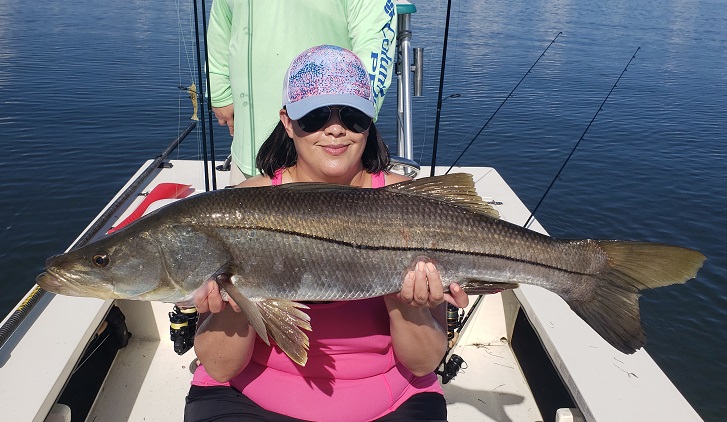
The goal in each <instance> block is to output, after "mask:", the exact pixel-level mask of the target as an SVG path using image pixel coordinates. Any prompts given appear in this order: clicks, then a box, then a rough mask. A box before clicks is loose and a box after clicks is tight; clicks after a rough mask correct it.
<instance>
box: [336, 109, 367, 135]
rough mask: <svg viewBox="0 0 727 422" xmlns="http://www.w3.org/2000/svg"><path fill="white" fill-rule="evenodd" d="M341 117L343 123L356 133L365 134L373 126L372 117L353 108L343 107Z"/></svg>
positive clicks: (340, 112)
mask: <svg viewBox="0 0 727 422" xmlns="http://www.w3.org/2000/svg"><path fill="white" fill-rule="evenodd" d="M339 116H341V122H343V124H344V125H345V126H346V127H347V128H349V129H350V130H352V131H354V132H356V133H362V132H365V131H366V130H367V129H368V128H369V126H371V120H372V119H371V117H369V116H367V115H366V113H364V112H363V111H361V110H359V109H356V108H353V107H348V106H346V107H341V109H340V111H339Z"/></svg>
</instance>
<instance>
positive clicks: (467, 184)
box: [383, 173, 500, 218]
mask: <svg viewBox="0 0 727 422" xmlns="http://www.w3.org/2000/svg"><path fill="white" fill-rule="evenodd" d="M383 189H386V190H389V191H395V192H398V193H403V194H406V195H418V196H424V197H427V198H433V199H437V200H439V201H442V202H446V203H449V204H453V205H457V206H460V207H463V208H467V209H468V210H470V211H474V212H477V213H480V214H485V215H487V216H489V217H492V218H500V213H499V212H498V211H497V210H496V209H495V208H493V207H492V205H490V204H488V203H487V202H485V201H483V200H482V198H481V197H480V195H479V194H477V189H476V188H475V182H474V180H473V179H472V175H471V174H468V173H453V174H446V175H443V176H432V177H423V178H421V179H416V180H408V181H405V182H399V183H395V184H393V185H389V186H386V187H385V188H383Z"/></svg>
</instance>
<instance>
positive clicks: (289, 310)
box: [255, 299, 311, 366]
mask: <svg viewBox="0 0 727 422" xmlns="http://www.w3.org/2000/svg"><path fill="white" fill-rule="evenodd" d="M255 303H256V304H257V306H258V308H259V309H260V312H261V313H262V318H263V320H264V321H265V325H266V326H267V329H268V332H269V333H270V336H271V337H272V338H273V340H274V341H275V343H277V345H278V347H280V349H281V350H282V351H283V352H285V354H286V355H288V356H289V357H290V359H292V360H293V362H295V363H297V364H298V365H300V366H305V364H306V362H307V361H308V348H309V346H310V342H309V340H308V336H307V335H306V334H305V333H304V332H303V330H308V331H311V325H310V317H309V316H308V314H306V313H305V312H303V311H301V310H300V309H301V308H303V309H307V308H308V307H307V306H305V305H303V304H300V303H297V302H292V301H289V300H280V299H263V300H256V301H255Z"/></svg>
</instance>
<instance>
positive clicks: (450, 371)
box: [434, 32, 641, 384]
mask: <svg viewBox="0 0 727 422" xmlns="http://www.w3.org/2000/svg"><path fill="white" fill-rule="evenodd" d="M560 34H561V33H560V32H559V33H558V35H560ZM558 35H556V36H555V38H558ZM555 38H553V41H551V43H550V44H551V45H552V44H553V42H555ZM548 48H550V45H548V47H547V48H546V49H545V51H547V50H548ZM640 49H641V47H638V48H636V51H634V54H632V55H631V59H629V61H628V63H626V66H625V67H624V69H623V70H622V71H621V74H620V75H619V77H618V79H616V82H614V84H613V86H612V87H611V90H610V91H608V95H606V98H604V99H603V102H602V103H601V105H600V107H598V110H597V111H596V113H595V114H594V115H593V118H592V119H591V121H590V122H589V123H588V126H587V127H586V129H585V130H584V131H583V134H582V135H581V137H580V138H579V139H578V142H576V145H575V146H574V147H573V150H572V151H571V152H570V154H569V155H568V158H566V160H565V162H564V163H563V165H562V166H561V168H560V170H559V171H558V173H557V174H556V175H555V177H554V178H553V180H552V181H551V182H550V186H548V189H546V191H545V193H544V194H543V197H542V198H540V201H539V202H538V204H537V206H536V207H535V209H533V212H532V213H530V217H528V219H527V221H526V222H525V224H523V227H527V226H528V224H529V223H530V221H531V220H532V218H533V217H534V215H535V212H536V211H537V210H538V208H539V207H540V205H541V204H542V203H543V200H545V197H546V196H547V195H548V192H550V189H551V188H552V187H553V185H554V184H555V181H556V180H558V178H559V177H560V174H561V173H562V172H563V169H564V168H565V166H566V164H568V161H569V160H570V159H571V157H572V156H573V153H574V152H575V150H576V148H578V145H579V144H580V143H581V141H582V140H583V138H584V137H585V135H586V132H588V129H589V128H590V127H591V125H592V124H593V122H594V121H595V120H596V116H598V113H600V112H601V110H602V109H603V105H604V104H606V101H607V100H608V97H610V96H611V93H612V92H613V90H614V89H616V86H617V85H618V82H619V81H620V80H621V77H622V76H623V75H624V73H626V70H627V69H628V67H629V65H630V64H631V62H632V61H633V60H634V59H635V58H636V53H638V52H639V50H640ZM545 51H543V54H545ZM543 54H541V55H540V57H542V56H543ZM540 57H539V58H538V60H540ZM535 63H537V60H536V61H535ZM535 63H533V66H535ZM530 69H532V66H531V67H530ZM528 73H530V70H528ZM525 75H526V76H527V73H526V74H525ZM524 78H525V76H523V79H524ZM520 82H522V79H521V80H520ZM520 82H518V85H520ZM515 88H517V86H515ZM514 90H515V89H513V91H514ZM510 94H512V91H511V92H510ZM508 98H509V95H508ZM505 100H507V98H505ZM503 104H504V101H503ZM500 107H502V104H500ZM499 109H500V108H499V107H498V110H499ZM495 113H497V110H495ZM493 116H494V113H493ZM491 119H492V117H490V120H491ZM490 120H488V121H487V122H488V123H489V121H490ZM485 126H487V123H485V125H484V126H483V127H482V129H484V128H485ZM482 129H481V130H480V132H481V131H482ZM477 135H479V133H478V134H477ZM475 138H477V136H475ZM473 141H474V139H473ZM470 145H471V142H470ZM468 147H469V145H468ZM465 150H466V149H465ZM463 154H464V152H463ZM460 157H461V155H460ZM457 159H459V157H458V158H457ZM455 162H456V161H455ZM452 167H454V165H453V166H452ZM452 167H450V168H449V170H451V169H452ZM449 170H447V173H449ZM482 298H483V295H479V296H478V297H477V299H476V301H475V303H474V304H473V305H472V306H471V307H470V309H469V311H468V312H467V313H466V314H464V311H462V315H460V316H458V315H457V312H458V311H459V308H457V307H456V306H454V305H452V304H450V303H447V336H448V340H449V341H450V343H449V345H448V346H447V351H446V353H445V354H444V357H443V358H442V361H441V362H440V364H439V366H438V367H437V369H436V370H435V371H434V372H435V373H436V374H437V375H439V376H441V377H442V383H443V384H447V383H448V382H450V381H451V380H452V379H453V378H454V377H455V376H457V374H458V373H459V371H460V370H461V369H462V366H463V365H466V362H465V361H464V359H462V358H461V357H460V356H459V355H456V354H452V356H451V357H449V359H448V358H447V357H448V356H449V353H450V352H451V351H452V349H453V348H454V345H455V344H456V342H457V337H458V336H459V333H460V332H461V330H462V329H463V328H464V326H465V324H466V323H467V321H468V320H469V318H470V315H471V314H472V311H473V310H475V309H477V305H478V304H479V303H480V301H481V300H482ZM450 314H452V316H451V317H450ZM450 320H452V323H451V327H450ZM450 333H451V337H450ZM440 366H441V367H443V369H441V370H440V369H439V367H440Z"/></svg>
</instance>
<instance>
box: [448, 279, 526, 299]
mask: <svg viewBox="0 0 727 422" xmlns="http://www.w3.org/2000/svg"><path fill="white" fill-rule="evenodd" d="M458 284H459V287H461V288H462V290H464V291H465V293H467V294H468V295H491V294H495V293H500V292H502V291H505V290H510V289H516V288H517V287H518V286H519V284H518V283H502V282H494V281H488V280H479V279H475V278H467V279H464V280H462V281H460V282H459V283H458Z"/></svg>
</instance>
